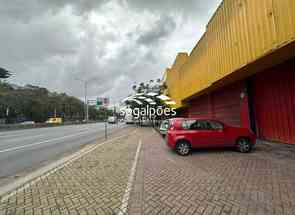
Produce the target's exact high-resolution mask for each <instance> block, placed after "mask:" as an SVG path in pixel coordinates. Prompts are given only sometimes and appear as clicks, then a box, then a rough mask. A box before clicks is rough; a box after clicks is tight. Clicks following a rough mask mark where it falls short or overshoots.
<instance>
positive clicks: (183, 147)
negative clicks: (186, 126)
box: [176, 140, 191, 156]
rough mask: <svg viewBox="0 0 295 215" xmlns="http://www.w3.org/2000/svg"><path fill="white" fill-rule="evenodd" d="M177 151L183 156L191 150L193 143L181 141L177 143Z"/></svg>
mask: <svg viewBox="0 0 295 215" xmlns="http://www.w3.org/2000/svg"><path fill="white" fill-rule="evenodd" d="M176 152H177V153H178V154H179V155H181V156H187V155H189V154H190V152H191V145H190V143H189V142H187V141H184V140H182V141H179V142H178V143H177V145H176Z"/></svg>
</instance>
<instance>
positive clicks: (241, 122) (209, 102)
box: [189, 82, 250, 128]
mask: <svg viewBox="0 0 295 215" xmlns="http://www.w3.org/2000/svg"><path fill="white" fill-rule="evenodd" d="M241 94H243V95H244V96H241ZM189 116H190V117H210V118H215V119H218V120H221V121H223V122H225V123H227V124H230V125H234V126H242V127H247V128H250V121H249V108H248V98H247V93H246V86H245V84H244V82H238V83H235V84H232V85H230V86H227V87H225V88H222V89H220V90H217V91H215V92H213V93H211V94H209V95H204V96H202V97H199V98H197V99H194V100H192V101H191V102H190V105H189Z"/></svg>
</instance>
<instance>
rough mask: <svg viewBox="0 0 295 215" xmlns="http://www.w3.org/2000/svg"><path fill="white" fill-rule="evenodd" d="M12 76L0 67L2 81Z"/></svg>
mask: <svg viewBox="0 0 295 215" xmlns="http://www.w3.org/2000/svg"><path fill="white" fill-rule="evenodd" d="M10 76H11V73H10V72H9V71H7V70H6V69H4V68H1V67H0V79H6V78H9V77H10Z"/></svg>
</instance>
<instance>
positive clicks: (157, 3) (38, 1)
mask: <svg viewBox="0 0 295 215" xmlns="http://www.w3.org/2000/svg"><path fill="white" fill-rule="evenodd" d="M219 3H220V0H88V1H87V0H75V1H73V0H47V1H45V0H26V1H23V0H10V1H6V0H0V32H1V33H0V41H1V49H0V67H4V68H5V69H8V70H10V71H12V72H13V77H12V78H10V82H13V83H17V84H21V85H25V84H33V85H39V86H44V87H47V88H49V89H50V90H53V91H58V92H66V93H67V94H69V95H74V96H77V97H82V96H83V93H84V92H83V87H82V83H80V82H79V81H77V80H75V79H76V78H80V79H85V80H88V81H89V96H90V97H97V96H107V97H110V98H111V100H112V102H117V101H118V100H120V99H122V98H124V97H126V96H127V95H128V94H129V93H130V91H131V86H132V85H133V83H134V82H137V83H138V82H141V81H148V80H150V79H157V78H161V77H162V74H163V72H164V71H165V68H167V67H170V66H171V64H172V63H173V61H174V59H175V56H176V55H177V53H178V52H184V51H185V52H190V51H191V50H192V48H193V47H194V46H195V44H196V42H197V41H198V39H199V38H200V37H201V35H202V34H203V32H204V30H205V27H206V24H207V22H208V20H209V18H210V17H211V15H212V14H213V12H214V11H215V10H216V8H217V6H218V5H219Z"/></svg>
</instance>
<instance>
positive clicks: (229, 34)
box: [166, 0, 295, 107]
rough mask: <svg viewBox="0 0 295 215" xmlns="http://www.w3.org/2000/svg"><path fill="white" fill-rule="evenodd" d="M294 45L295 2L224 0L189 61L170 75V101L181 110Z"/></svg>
mask: <svg viewBox="0 0 295 215" xmlns="http://www.w3.org/2000/svg"><path fill="white" fill-rule="evenodd" d="M294 40H295V1H294V0H224V1H223V2H222V3H221V5H220V6H219V8H218V9H217V11H216V13H215V14H214V16H213V17H212V19H211V20H210V22H209V24H208V26H207V30H206V32H205V34H204V35H203V37H202V38H201V39H200V41H199V42H198V44H197V45H196V46H195V48H194V49H193V51H192V52H191V54H190V56H187V57H184V55H183V53H182V54H181V57H179V56H178V57H177V59H176V61H175V63H174V65H173V67H172V68H171V70H170V71H169V72H167V77H166V80H167V81H166V85H167V87H168V92H169V95H170V96H171V97H172V98H173V99H175V100H176V101H177V107H181V105H182V103H181V101H183V100H185V99H187V98H189V97H191V96H193V95H195V94H197V93H198V92H201V91H203V90H205V89H207V88H209V87H210V86H211V85H212V84H214V83H215V82H217V81H219V80H221V79H223V78H225V77H227V76H230V75H231V74H233V73H234V72H236V71H238V70H239V69H241V68H243V67H245V66H246V65H248V64H251V63H252V62H255V61H257V60H259V59H260V58H261V57H263V56H266V55H268V54H269V53H271V52H274V51H276V50H277V49H279V48H280V47H283V46H285V45H287V44H289V43H291V42H293V41H294ZM179 58H180V59H179ZM184 59H185V60H184ZM244 72H247V70H245V71H244Z"/></svg>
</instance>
